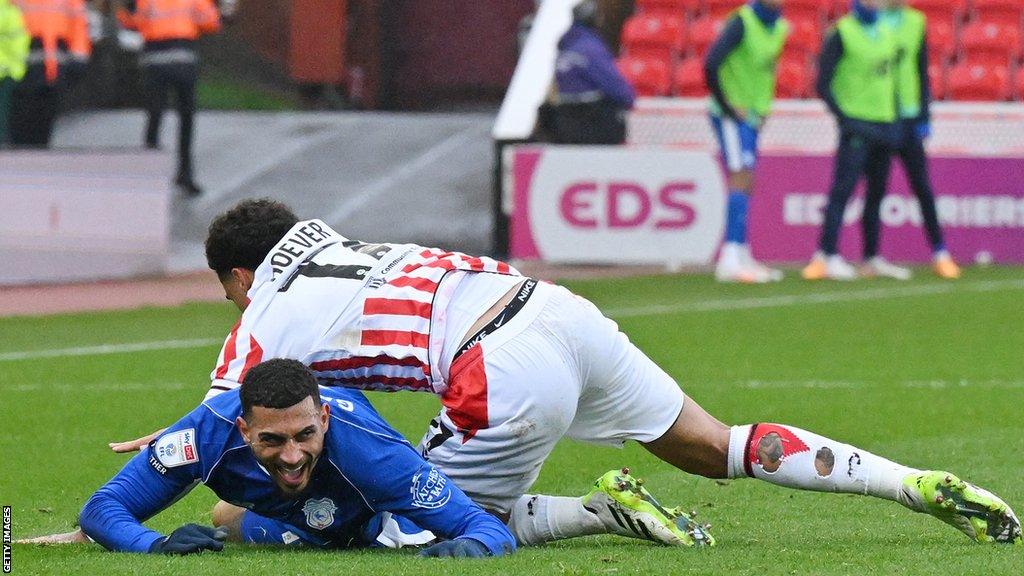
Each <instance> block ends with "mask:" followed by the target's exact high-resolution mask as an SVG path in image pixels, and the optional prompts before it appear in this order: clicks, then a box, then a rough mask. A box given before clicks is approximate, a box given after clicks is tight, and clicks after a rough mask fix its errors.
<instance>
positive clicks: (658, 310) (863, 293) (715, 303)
mask: <svg viewBox="0 0 1024 576" xmlns="http://www.w3.org/2000/svg"><path fill="white" fill-rule="evenodd" d="M1020 289H1024V280H988V281H982V282H974V283H966V282H960V283H943V284H926V285H923V286H906V287H890V288H871V289H868V290H860V291H857V292H826V293H824V294H801V295H780V296H764V297H759V298H722V299H719V300H704V301H701V302H680V303H678V304H663V305H653V306H638V307H635V308H618V309H615V308H612V309H609V310H607V311H606V312H605V314H607V315H608V316H610V317H612V318H636V317H642V316H656V315H661V314H678V313H684V312H715V311H728V310H750V309H758V308H781V307H786V306H796V305H798V304H833V303H842V302H859V301H867V300H884V299H886V298H907V297H912V296H927V295H932V294H950V293H955V292H992V291H997V290H1020ZM222 342H223V340H220V339H216V338H199V339H194V340H163V341H156V342H138V343H133V344H103V345H100V346H83V347H78V348H60V349H53V350H27V351H21V352H2V353H0V362H10V361H15V360H32V359H36V358H58V357H65V356H93V355H101V354H122V353H125V352H144V351H152V350H172V349H180V348H201V347H203V346H213V345H214V344H221V343H222Z"/></svg>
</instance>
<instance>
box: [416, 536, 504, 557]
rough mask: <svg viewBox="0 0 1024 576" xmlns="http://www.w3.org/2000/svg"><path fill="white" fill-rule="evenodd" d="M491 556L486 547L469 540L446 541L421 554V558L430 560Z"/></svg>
mask: <svg viewBox="0 0 1024 576" xmlns="http://www.w3.org/2000/svg"><path fill="white" fill-rule="evenodd" d="M490 554H491V553H490V552H489V551H488V550H487V547H486V546H484V545H483V544H481V543H479V542H477V541H476V540H470V539H469V538H458V539H456V540H445V541H444V542H438V543H437V544H434V545H433V546H430V547H429V548H426V549H424V550H423V551H422V552H420V556H424V557H428V558H483V557H484V556H490Z"/></svg>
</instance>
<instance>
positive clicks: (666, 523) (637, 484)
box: [583, 468, 715, 546]
mask: <svg viewBox="0 0 1024 576" xmlns="http://www.w3.org/2000/svg"><path fill="white" fill-rule="evenodd" d="M643 484H644V481H643V480H641V479H637V478H634V477H632V476H630V475H629V468H623V469H622V470H612V471H610V472H606V473H605V474H604V475H603V476H601V477H600V478H598V479H597V482H594V488H593V489H592V490H591V491H590V493H588V494H587V495H586V496H584V497H583V507H584V508H586V509H587V510H588V511H589V512H591V513H592V514H594V515H596V516H597V517H598V518H600V519H601V522H602V523H604V525H605V527H606V528H608V531H609V532H611V533H613V534H618V535H620V536H628V537H630V538H640V539H641V540H651V541H652V542H659V543H661V544H665V545H668V546H714V545H715V539H714V537H712V536H711V533H710V532H709V529H710V528H711V525H710V524H706V525H702V524H698V523H697V522H695V521H694V520H693V516H694V515H695V514H696V513H690V514H686V513H684V512H683V511H682V509H680V508H672V509H668V508H665V507H664V506H662V505H661V504H660V503H659V502H658V501H657V500H656V499H655V498H654V496H651V493H650V492H648V491H647V489H646V488H644V486H643Z"/></svg>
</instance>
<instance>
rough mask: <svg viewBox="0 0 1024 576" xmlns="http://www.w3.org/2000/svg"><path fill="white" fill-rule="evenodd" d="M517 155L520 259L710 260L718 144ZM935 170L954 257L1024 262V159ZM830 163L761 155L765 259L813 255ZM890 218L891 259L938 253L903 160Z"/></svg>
mask: <svg viewBox="0 0 1024 576" xmlns="http://www.w3.org/2000/svg"><path fill="white" fill-rule="evenodd" d="M508 153H509V155H510V156H509V157H507V158H506V162H505V166H506V169H507V170H508V171H509V172H508V173H507V174H506V195H509V194H510V193H511V194H510V195H509V196H507V197H508V198H509V199H510V200H511V204H512V206H511V210H510V215H511V227H510V234H511V238H510V247H511V255H512V257H514V258H522V259H543V260H547V261H553V262H581V263H585V262H600V263H637V262H646V263H653V262H660V263H665V264H668V265H672V264H707V263H710V262H712V261H713V259H714V256H715V253H716V251H717V248H718V245H719V243H720V241H721V234H722V220H723V219H724V210H725V195H726V193H727V191H726V189H725V184H724V182H723V180H722V176H721V172H720V168H719V167H718V162H717V159H716V158H715V155H713V154H712V153H710V152H702V151H683V150H679V149H677V148H670V147H657V146H651V147H648V146H643V147H623V148H618V147H605V148H595V147H559V146H519V147H514V148H512V149H511V150H509V151H508ZM709 167H714V170H716V171H717V172H718V174H717V176H716V175H713V174H710V173H709ZM930 169H931V175H932V182H933V186H934V187H935V193H936V197H937V204H938V212H939V219H940V221H941V223H942V225H943V230H944V232H945V236H946V244H947V246H948V248H949V250H950V251H951V252H952V253H953V255H954V257H955V258H957V259H958V260H960V261H963V262H972V261H974V260H975V259H991V261H993V262H997V263H1024V158H977V157H970V158H968V157H933V158H932V159H931V160H930ZM831 172H832V157H831V156H828V155H808V154H766V155H764V156H762V158H761V159H760V164H759V165H758V168H757V173H756V179H757V181H756V185H755V196H754V200H753V202H752V204H751V232H750V234H751V243H752V246H753V249H754V254H755V256H756V257H758V258H760V259H763V260H766V261H769V262H802V261H805V260H807V259H808V258H809V257H810V256H811V254H812V253H813V252H814V250H815V248H816V246H817V240H818V235H819V233H820V224H821V218H822V212H823V209H824V205H825V201H826V198H827V192H828V187H829V184H830V181H831ZM862 189H863V183H862V184H861V188H860V189H858V192H857V194H856V195H855V196H854V198H852V199H851V201H850V204H849V206H848V207H847V211H846V219H845V227H844V229H843V233H842V236H841V240H840V249H841V250H842V252H843V254H844V255H846V256H847V257H848V258H850V259H853V260H859V259H860V213H861V209H862V206H863V192H862ZM882 223H883V226H884V227H883V232H882V243H881V246H882V253H883V254H884V255H885V256H886V257H888V258H890V259H891V260H894V261H900V262H925V261H927V260H928V259H929V257H930V251H929V248H928V246H927V242H926V240H925V236H924V231H923V228H922V226H921V216H920V210H919V208H918V206H917V201H916V199H914V197H913V195H912V194H911V193H910V192H909V187H908V185H907V183H906V178H905V175H904V173H903V169H902V166H900V164H899V162H898V161H895V160H894V162H893V171H892V177H891V181H890V186H889V193H888V194H887V196H886V198H885V200H884V201H883V204H882ZM637 247H642V250H639V249H637Z"/></svg>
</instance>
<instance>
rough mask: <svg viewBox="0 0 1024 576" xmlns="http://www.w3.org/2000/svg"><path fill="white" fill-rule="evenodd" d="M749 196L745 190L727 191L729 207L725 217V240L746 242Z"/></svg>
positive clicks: (739, 242) (738, 242)
mask: <svg viewBox="0 0 1024 576" xmlns="http://www.w3.org/2000/svg"><path fill="white" fill-rule="evenodd" d="M749 209H750V196H748V195H747V194H746V193H745V192H740V191H738V190H733V191H731V192H729V208H728V211H727V212H726V218H725V241H726V242H735V243H737V244H746V243H747V213H748V212H749Z"/></svg>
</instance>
